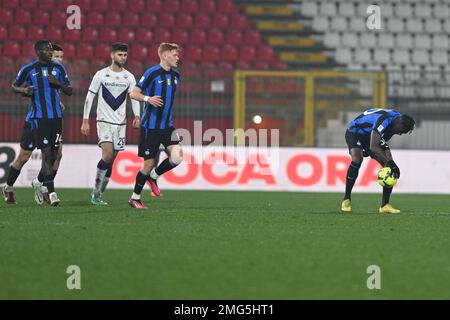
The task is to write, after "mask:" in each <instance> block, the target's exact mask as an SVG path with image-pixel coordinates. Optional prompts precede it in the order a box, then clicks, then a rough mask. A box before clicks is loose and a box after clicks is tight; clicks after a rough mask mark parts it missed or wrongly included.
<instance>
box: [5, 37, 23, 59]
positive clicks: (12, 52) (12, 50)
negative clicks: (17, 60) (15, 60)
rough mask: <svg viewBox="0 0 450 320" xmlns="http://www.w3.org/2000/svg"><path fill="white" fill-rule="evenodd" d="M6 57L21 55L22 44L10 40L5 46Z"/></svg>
mask: <svg viewBox="0 0 450 320" xmlns="http://www.w3.org/2000/svg"><path fill="white" fill-rule="evenodd" d="M3 55H4V56H5V57H18V56H19V55H20V45H19V43H18V42H14V41H8V42H6V43H5V45H4V47H3Z"/></svg>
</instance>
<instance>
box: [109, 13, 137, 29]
mask: <svg viewBox="0 0 450 320" xmlns="http://www.w3.org/2000/svg"><path fill="white" fill-rule="evenodd" d="M106 20H107V21H109V20H108V19H106ZM123 25H124V26H125V27H136V26H138V25H139V15H138V14H137V13H135V12H128V11H127V12H125V15H124V16H123Z"/></svg>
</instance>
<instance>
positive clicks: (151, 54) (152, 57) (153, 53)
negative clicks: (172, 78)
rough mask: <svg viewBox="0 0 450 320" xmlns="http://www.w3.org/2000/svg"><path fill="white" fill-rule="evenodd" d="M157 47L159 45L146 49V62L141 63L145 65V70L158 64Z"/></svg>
mask: <svg viewBox="0 0 450 320" xmlns="http://www.w3.org/2000/svg"><path fill="white" fill-rule="evenodd" d="M158 47H159V44H155V45H152V46H150V48H149V49H148V57H147V59H148V61H143V62H144V64H146V68H148V67H149V66H150V64H156V63H158V62H159V56H158Z"/></svg>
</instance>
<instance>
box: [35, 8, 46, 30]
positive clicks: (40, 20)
mask: <svg viewBox="0 0 450 320" xmlns="http://www.w3.org/2000/svg"><path fill="white" fill-rule="evenodd" d="M33 22H34V24H37V25H42V26H47V25H48V24H49V23H50V14H49V13H48V12H47V11H44V10H37V11H35V12H34V14H33Z"/></svg>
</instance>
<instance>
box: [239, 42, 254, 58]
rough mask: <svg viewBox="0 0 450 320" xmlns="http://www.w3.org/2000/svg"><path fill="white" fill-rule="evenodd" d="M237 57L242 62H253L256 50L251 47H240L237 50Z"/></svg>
mask: <svg viewBox="0 0 450 320" xmlns="http://www.w3.org/2000/svg"><path fill="white" fill-rule="evenodd" d="M239 56H240V57H241V59H242V60H244V61H253V60H255V58H256V50H255V48H254V47H253V46H242V47H241V48H240V50H239Z"/></svg>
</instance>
